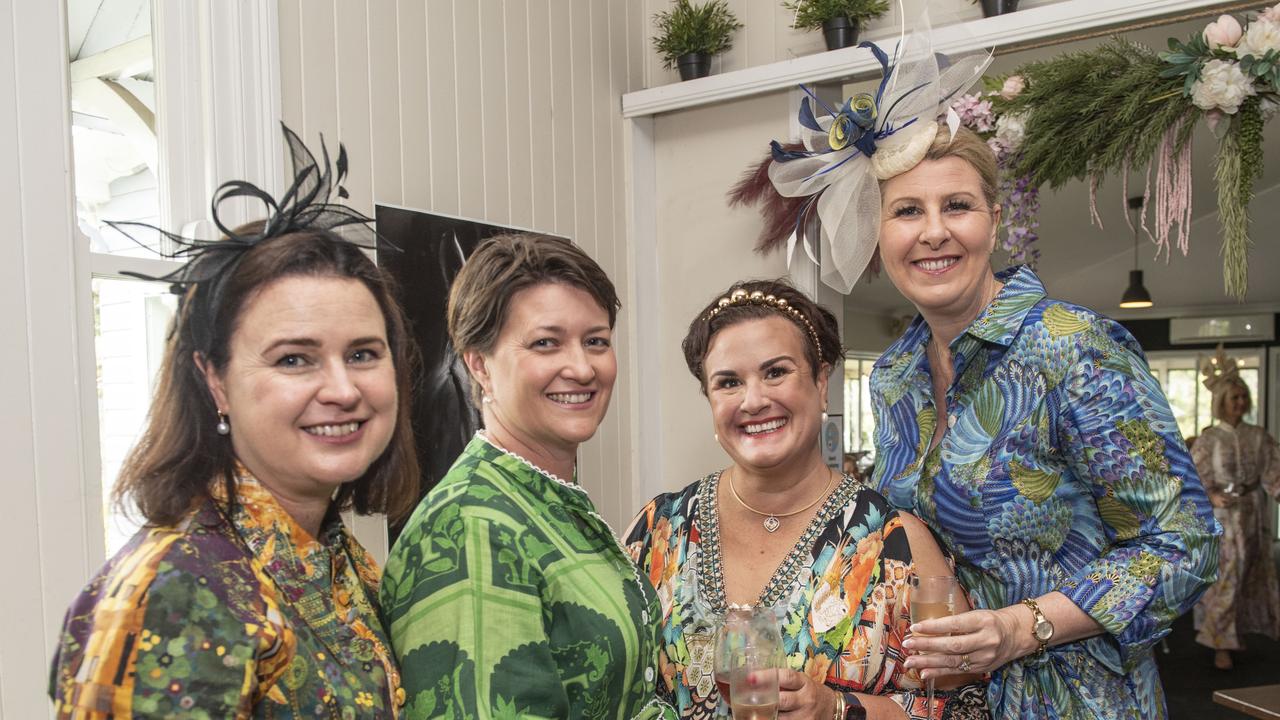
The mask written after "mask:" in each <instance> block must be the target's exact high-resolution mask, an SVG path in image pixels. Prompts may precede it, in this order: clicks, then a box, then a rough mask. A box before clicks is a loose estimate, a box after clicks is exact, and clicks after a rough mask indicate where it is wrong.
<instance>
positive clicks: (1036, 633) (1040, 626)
mask: <svg viewBox="0 0 1280 720" xmlns="http://www.w3.org/2000/svg"><path fill="white" fill-rule="evenodd" d="M1022 604H1023V605H1026V606H1027V607H1029V608H1031V614H1032V615H1033V616H1034V618H1033V619H1034V622H1033V624H1032V625H1031V637H1033V638H1035V639H1036V642H1038V643H1040V649H1039V650H1037V651H1036V654H1035V657H1040V656H1041V655H1044V651H1045V649H1047V648H1048V647H1049V641H1050V640H1052V639H1053V623H1051V622H1049V618H1047V617H1045V616H1044V613H1042V612H1040V606H1039V605H1037V604H1036V601H1035V600H1032V599H1031V598H1024V599H1023V601H1022Z"/></svg>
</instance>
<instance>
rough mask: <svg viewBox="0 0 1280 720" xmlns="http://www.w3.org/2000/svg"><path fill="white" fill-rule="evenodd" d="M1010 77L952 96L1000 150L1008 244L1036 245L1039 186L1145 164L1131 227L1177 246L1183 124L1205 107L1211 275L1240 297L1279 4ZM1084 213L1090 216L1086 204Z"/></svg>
mask: <svg viewBox="0 0 1280 720" xmlns="http://www.w3.org/2000/svg"><path fill="white" fill-rule="evenodd" d="M1014 78H1017V80H1019V81H1021V82H1015V83H1014V85H1015V86H1020V87H1017V88H1016V89H1017V92H989V93H987V94H986V97H969V98H962V99H961V102H960V103H959V104H958V106H957V111H959V112H960V114H961V117H962V119H965V121H966V124H969V125H970V127H972V128H974V129H975V130H978V131H979V132H980V133H985V136H986V137H987V138H988V142H991V143H993V147H995V148H996V150H997V155H998V156H1000V159H1001V167H1002V170H1004V171H1005V172H1004V174H1005V182H1004V188H1003V192H1004V193H1005V202H1006V203H1008V204H1009V208H1008V217H1007V219H1006V225H1007V226H1008V228H1009V237H1008V239H1007V240H1006V247H1007V248H1008V249H1010V251H1011V253H1015V252H1020V253H1022V257H1023V258H1024V259H1025V260H1029V261H1034V259H1035V256H1036V255H1037V253H1035V251H1034V250H1032V249H1031V248H1030V242H1031V241H1032V240H1034V238H1035V232H1034V230H1035V223H1034V214H1035V207H1036V196H1035V189H1036V188H1038V187H1039V186H1041V185H1046V184H1047V185H1048V186H1049V187H1051V188H1057V187H1061V186H1062V185H1064V184H1066V183H1067V182H1069V181H1071V180H1085V179H1087V180H1088V181H1089V183H1090V188H1091V193H1093V192H1096V189H1097V186H1098V183H1099V182H1100V181H1101V180H1102V178H1103V177H1105V176H1107V175H1110V174H1114V173H1119V174H1120V175H1121V177H1122V178H1124V182H1125V184H1126V185H1127V178H1128V173H1129V170H1130V169H1131V168H1135V167H1141V166H1142V165H1144V164H1145V165H1146V166H1147V172H1146V178H1147V179H1146V188H1145V190H1144V198H1147V199H1150V198H1151V197H1152V193H1153V190H1154V201H1155V206H1154V213H1153V227H1148V226H1147V220H1146V213H1145V210H1146V205H1147V203H1144V214H1143V220H1142V225H1143V228H1144V229H1145V230H1147V232H1148V234H1149V235H1150V236H1151V237H1152V239H1153V240H1154V241H1155V242H1156V244H1157V252H1159V251H1160V250H1163V251H1165V252H1166V253H1168V252H1169V250H1170V248H1171V246H1172V244H1173V242H1174V241H1175V240H1176V242H1177V245H1178V247H1179V250H1180V251H1181V252H1182V253H1183V255H1185V254H1186V253H1187V252H1188V249H1189V247H1188V242H1189V239H1190V238H1189V234H1190V231H1191V228H1190V222H1191V146H1190V139H1191V131H1192V130H1193V129H1194V127H1195V124H1196V122H1198V121H1199V120H1200V119H1201V118H1205V119H1207V120H1208V121H1209V123H1210V126H1211V128H1213V129H1214V130H1215V133H1216V134H1217V135H1218V137H1219V144H1218V153H1217V158H1216V161H1217V162H1216V165H1217V167H1216V172H1215V175H1214V177H1215V180H1216V182H1217V188H1218V209H1219V214H1220V219H1221V224H1222V235H1223V281H1224V285H1225V289H1226V292H1227V293H1228V294H1230V295H1232V296H1234V297H1235V298H1236V299H1238V300H1243V299H1244V297H1245V294H1246V292H1247V290H1248V248H1249V245H1250V241H1249V216H1248V204H1249V201H1250V200H1251V199H1252V198H1253V184H1254V182H1256V180H1257V179H1258V177H1259V176H1260V175H1261V172H1262V128H1263V125H1264V124H1265V122H1266V120H1267V119H1268V118H1269V117H1270V116H1271V115H1272V114H1273V113H1274V112H1275V110H1276V109H1277V108H1280V5H1276V6H1275V7H1272V8H1269V9H1266V10H1264V11H1263V12H1262V13H1260V14H1259V15H1257V16H1256V17H1253V18H1251V19H1248V20H1247V23H1246V24H1245V25H1242V24H1241V23H1240V22H1239V21H1238V20H1236V19H1235V18H1233V17H1231V16H1229V15H1223V16H1221V17H1220V18H1218V20H1216V21H1214V22H1213V23H1210V24H1209V25H1208V27H1206V28H1205V30H1204V31H1203V32H1202V33H1200V34H1198V35H1196V36H1194V37H1192V38H1190V39H1189V40H1187V41H1186V42H1180V41H1178V40H1176V39H1171V40H1170V41H1169V51H1168V52H1165V53H1159V54H1157V53H1156V52H1154V51H1153V50H1151V49H1149V48H1147V47H1145V46H1143V45H1139V44H1137V43H1133V42H1129V41H1126V40H1122V39H1118V38H1117V39H1113V40H1111V41H1110V42H1108V43H1106V44H1104V45H1103V46H1101V47H1099V48H1097V49H1094V50H1089V51H1084V52H1076V53H1069V54H1066V55H1063V56H1061V57H1058V58H1054V59H1052V60H1048V61H1042V62H1036V63H1030V64H1028V65H1025V66H1023V67H1021V68H1019V69H1018V71H1017V74H1016V75H1015V76H1014ZM1014 78H1010V82H1012V81H1013V80H1014ZM1007 89H1009V88H1002V90H1007ZM984 102H987V103H989V105H988V106H987V107H986V108H984V109H982V110H981V111H978V110H977V108H976V107H975V108H974V110H973V111H972V112H970V116H971V118H966V112H965V107H966V103H968V104H975V103H976V105H978V106H980V105H981V104H982V103H984ZM986 115H989V116H990V119H988V118H986V117H985V116H986ZM1007 118H1016V119H1017V121H1020V124H1022V125H1023V126H1024V127H1025V134H1024V137H1023V138H1022V142H1021V144H1020V145H1019V144H1013V145H1010V146H1009V147H1007V148H1001V147H998V146H997V145H998V141H999V135H1000V132H999V128H998V127H997V125H998V124H999V123H1000V122H1001V120H1002V119H1006V120H1005V122H1006V123H1009V122H1012V121H1011V120H1007ZM979 125H981V126H983V127H985V128H986V129H985V130H983V129H981V128H980V127H979ZM1006 134H1007V135H1008V134H1009V133H1006ZM1002 151H1003V152H1004V153H1005V154H1004V155H1003V156H1001V153H1002ZM1153 171H1154V172H1155V186H1154V188H1153V187H1152V172H1153ZM1124 193H1125V195H1128V188H1127V187H1126V188H1125V189H1124ZM1091 205H1092V200H1091ZM1093 217H1094V219H1095V220H1097V212H1096V209H1094V210H1093ZM1099 224H1101V223H1099Z"/></svg>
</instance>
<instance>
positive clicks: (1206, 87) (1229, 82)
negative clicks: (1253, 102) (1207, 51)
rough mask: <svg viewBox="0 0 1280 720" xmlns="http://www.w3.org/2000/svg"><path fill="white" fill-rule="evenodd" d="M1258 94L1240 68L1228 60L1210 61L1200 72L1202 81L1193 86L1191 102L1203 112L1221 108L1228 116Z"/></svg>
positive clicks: (1251, 81)
mask: <svg viewBox="0 0 1280 720" xmlns="http://www.w3.org/2000/svg"><path fill="white" fill-rule="evenodd" d="M1255 94H1257V91H1256V90H1254V88H1253V80H1251V79H1250V78H1249V77H1248V76H1246V75H1245V74H1244V73H1243V72H1241V70H1240V66H1239V65H1237V64H1235V63H1233V62H1229V61H1227V60H1210V61H1209V62H1207V63H1205V64H1204V69H1203V70H1201V71H1200V79H1199V80H1198V81H1196V83H1195V84H1194V85H1192V86H1191V102H1193V103H1195V106H1196V107H1198V108H1200V109H1201V110H1212V109H1214V108H1221V109H1222V111H1223V112H1225V113H1227V114H1235V112H1236V111H1237V110H1239V109H1240V103H1242V102H1244V99H1245V98H1247V97H1249V96H1250V95H1255Z"/></svg>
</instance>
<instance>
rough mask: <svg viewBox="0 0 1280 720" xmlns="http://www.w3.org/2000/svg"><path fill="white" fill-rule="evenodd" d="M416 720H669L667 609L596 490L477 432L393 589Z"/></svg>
mask: <svg viewBox="0 0 1280 720" xmlns="http://www.w3.org/2000/svg"><path fill="white" fill-rule="evenodd" d="M382 603H383V606H382V607H383V617H384V619H385V622H386V626H387V630H388V632H389V633H390V634H391V641H392V647H393V648H394V650H395V653H396V656H397V657H398V658H399V660H400V664H401V667H402V668H403V672H404V678H405V690H406V691H407V692H408V704H407V705H406V706H405V713H406V716H407V717H409V718H415V719H416V718H436V717H454V718H464V717H465V718H515V717H520V718H591V719H594V718H600V719H603V718H610V719H621V718H631V717H644V718H649V717H663V716H664V710H665V711H666V713H670V708H666V707H665V706H663V705H662V704H661V703H659V702H657V701H656V699H655V697H654V680H655V675H654V673H655V671H654V655H655V652H656V647H657V630H656V624H655V623H652V622H651V620H652V619H653V618H655V617H656V613H657V608H658V603H657V598H656V596H655V594H654V592H653V589H652V588H651V587H649V584H648V583H647V582H646V581H645V580H644V578H642V577H640V575H639V573H638V572H637V571H636V568H635V565H634V564H633V563H632V562H631V560H630V559H629V558H628V557H627V556H626V554H625V553H623V551H622V548H621V547H619V545H618V541H617V539H616V538H615V536H614V534H613V531H612V530H610V529H609V526H608V524H607V523H605V522H604V520H603V519H601V518H600V516H599V515H598V514H596V512H595V508H594V506H593V505H592V504H591V500H590V499H589V498H588V497H587V494H586V493H585V492H584V491H583V490H582V489H581V488H580V487H578V486H577V485H573V484H570V483H567V482H564V481H562V480H560V479H558V478H556V477H555V476H554V475H550V474H548V473H546V472H544V471H542V470H540V469H538V468H537V467H535V466H533V465H531V464H530V463H528V462H527V461H526V460H524V459H523V458H520V457H518V456H516V455H512V454H510V453H507V452H505V451H503V450H501V449H499V448H497V447H495V446H494V445H492V444H490V443H489V442H488V441H487V440H486V439H485V437H484V436H483V435H477V436H476V437H475V438H473V439H472V440H471V442H470V443H469V444H468V445H467V447H466V449H465V450H463V452H462V455H461V456H459V458H458V460H457V462H456V463H454V466H453V467H452V468H451V469H450V470H449V473H448V474H447V475H445V477H444V479H443V480H441V481H440V484H439V485H437V486H436V487H435V488H434V489H432V491H431V492H430V493H428V494H427V497H426V498H424V499H423V501H422V503H421V504H420V505H418V508H417V510H415V511H414V513H413V515H412V517H410V518H409V521H408V523H407V524H406V525H405V528H404V532H403V533H402V534H401V535H400V538H399V539H398V540H397V541H396V544H395V547H393V548H392V550H391V557H390V559H388V561H387V571H386V576H385V579H384V581H383V585H382Z"/></svg>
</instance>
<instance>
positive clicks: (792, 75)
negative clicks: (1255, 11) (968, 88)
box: [622, 0, 1262, 118]
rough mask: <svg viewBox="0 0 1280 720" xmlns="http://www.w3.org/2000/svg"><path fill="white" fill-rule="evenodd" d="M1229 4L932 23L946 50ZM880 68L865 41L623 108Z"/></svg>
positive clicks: (629, 96) (634, 112)
mask: <svg viewBox="0 0 1280 720" xmlns="http://www.w3.org/2000/svg"><path fill="white" fill-rule="evenodd" d="M1226 4H1229V3H1224V2H1222V0H1062V2H1057V3H1052V4H1049V5H1042V6H1040V7H1035V8H1028V9H1025V10H1019V11H1018V12H1013V13H1008V14H1006V15H999V16H996V17H991V18H983V19H980V20H973V21H970V22H965V23H958V24H955V25H948V26H945V27H939V28H935V29H934V47H935V49H936V50H938V51H939V52H944V53H948V54H954V53H961V52H966V51H971V50H980V49H983V48H992V47H994V48H1002V47H1009V46H1011V45H1020V44H1023V43H1029V42H1035V41H1037V40H1044V39H1047V38H1053V37H1062V36H1068V35H1075V34H1080V33H1083V32H1087V31H1090V30H1097V29H1100V28H1106V27H1111V26H1117V25H1123V24H1126V23H1132V22H1135V21H1139V20H1146V19H1151V18H1158V17H1161V16H1168V15H1176V14H1178V13H1183V12H1187V11H1189V10H1199V9H1202V8H1211V7H1214V6H1221V5H1226ZM1261 6H1262V3H1261V2H1260V3H1259V7H1261ZM897 34H898V33H897V32H896V31H882V32H878V33H874V34H869V35H868V36H867V37H866V38H864V39H867V40H873V41H881V40H885V39H892V38H896V36H897ZM882 44H883V43H882ZM886 49H887V48H886ZM879 70H880V64H879V63H878V62H876V59H875V58H874V57H872V55H871V53H870V52H868V51H867V50H864V49H862V48H857V47H852V48H844V49H841V50H832V51H829V52H820V53H815V54H813V55H806V56H804V57H798V58H793V59H791V60H783V61H780V62H775V63H770V64H768V65H758V66H756V67H750V68H744V69H742V70H734V71H732V72H727V73H721V74H719V75H711V76H708V77H705V78H699V79H697V80H686V81H684V82H676V83H671V84H669V85H661V86H659V87H655V88H648V89H646V90H638V91H636V92H630V93H626V94H625V95H623V96H622V116H623V117H628V118H632V117H642V116H646V115H656V114H658V113H664V112H670V111H672V110H680V109H683V108H690V107H696V106H698V105H706V104H709V103H717V102H725V101H727V100H733V99H736V98H741V97H747V96H750V95H758V94H761V93H766V92H771V91H774V90H781V89H786V88H790V87H794V86H795V85H799V84H801V83H816V82H822V81H826V80H835V79H838V78H847V77H852V76H855V75H859V74H862V73H878V72H879Z"/></svg>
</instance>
